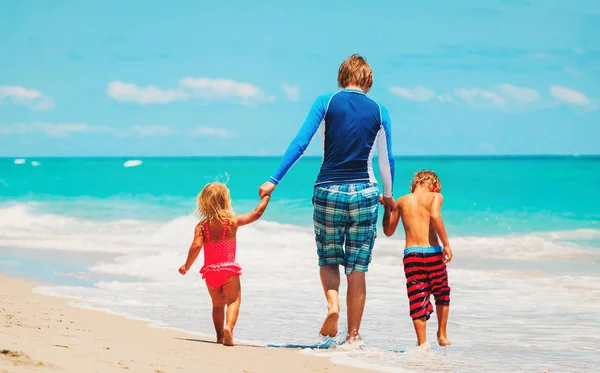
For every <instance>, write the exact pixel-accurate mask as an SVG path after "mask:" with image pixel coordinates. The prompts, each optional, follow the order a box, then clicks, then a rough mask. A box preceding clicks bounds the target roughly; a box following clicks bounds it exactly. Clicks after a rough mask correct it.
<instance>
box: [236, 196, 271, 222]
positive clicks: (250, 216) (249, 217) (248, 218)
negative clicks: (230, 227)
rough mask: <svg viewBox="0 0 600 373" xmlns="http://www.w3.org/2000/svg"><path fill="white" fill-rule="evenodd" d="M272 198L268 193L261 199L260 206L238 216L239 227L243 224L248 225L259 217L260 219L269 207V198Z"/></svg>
mask: <svg viewBox="0 0 600 373" xmlns="http://www.w3.org/2000/svg"><path fill="white" fill-rule="evenodd" d="M270 199H271V197H270V196H268V195H266V196H264V197H263V198H262V199H261V201H260V203H259V204H258V206H256V207H255V208H254V211H252V212H249V213H246V214H243V215H238V216H236V225H237V226H238V227H241V226H242V225H247V224H250V223H254V222H255V221H257V220H258V219H260V217H261V216H262V214H263V213H264V212H265V210H266V209H267V205H268V204H269V200H270Z"/></svg>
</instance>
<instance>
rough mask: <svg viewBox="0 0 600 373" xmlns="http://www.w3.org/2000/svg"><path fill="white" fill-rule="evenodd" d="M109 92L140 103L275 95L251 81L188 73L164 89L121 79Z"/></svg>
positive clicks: (252, 98)
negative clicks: (176, 84)
mask: <svg viewBox="0 0 600 373" xmlns="http://www.w3.org/2000/svg"><path fill="white" fill-rule="evenodd" d="M107 93H108V95H109V96H110V97H112V98H114V99H115V100H117V101H123V102H136V103H138V104H142V105H145V104H166V103H169V102H173V101H187V100H190V99H194V98H195V99H199V100H218V101H232V100H233V101H239V103H241V104H243V105H249V104H251V103H256V102H270V101H273V100H275V97H274V96H267V95H266V94H265V93H264V92H263V91H262V90H260V89H259V88H258V87H256V86H254V85H252V84H250V83H241V82H236V81H234V80H230V79H209V78H193V77H186V78H183V79H181V80H180V81H179V84H178V86H177V87H176V88H173V89H161V88H158V87H155V86H152V85H149V86H146V87H140V86H137V85H135V84H131V83H123V82H120V81H114V82H110V83H109V84H108V88H107Z"/></svg>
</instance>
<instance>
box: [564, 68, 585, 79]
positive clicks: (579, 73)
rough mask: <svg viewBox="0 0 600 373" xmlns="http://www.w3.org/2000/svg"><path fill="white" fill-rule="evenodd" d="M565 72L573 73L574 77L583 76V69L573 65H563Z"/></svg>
mask: <svg viewBox="0 0 600 373" xmlns="http://www.w3.org/2000/svg"><path fill="white" fill-rule="evenodd" d="M565 72H566V73H567V74H569V75H573V76H576V77H580V76H583V71H581V70H578V69H577V68H575V67H573V66H567V67H565Z"/></svg>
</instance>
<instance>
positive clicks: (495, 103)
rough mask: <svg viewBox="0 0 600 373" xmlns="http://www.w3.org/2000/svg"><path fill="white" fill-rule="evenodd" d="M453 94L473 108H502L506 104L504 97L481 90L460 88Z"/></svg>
mask: <svg viewBox="0 0 600 373" xmlns="http://www.w3.org/2000/svg"><path fill="white" fill-rule="evenodd" d="M454 93H455V95H456V97H458V98H460V99H462V100H463V101H465V102H466V103H467V104H469V105H471V106H474V107H480V108H503V107H506V105H507V104H508V100H507V99H506V98H505V97H503V96H501V95H499V94H498V93H495V92H492V91H486V90H483V89H481V88H460V89H457V90H456V91H455V92H454Z"/></svg>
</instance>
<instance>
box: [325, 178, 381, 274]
mask: <svg viewBox="0 0 600 373" xmlns="http://www.w3.org/2000/svg"><path fill="white" fill-rule="evenodd" d="M313 205H314V215H313V222H314V225H315V240H316V242H317V255H318V256H319V266H323V265H327V264H337V265H343V266H344V267H345V272H346V274H347V275H348V274H350V273H351V272H352V271H359V272H367V270H368V267H369V263H370V262H371V252H372V250H373V244H374V243H375V238H376V237H377V210H378V205H379V188H378V187H377V184H374V183H360V184H333V185H326V186H316V187H315V190H314V196H313ZM344 244H345V245H344ZM344 246H345V250H344Z"/></svg>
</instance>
